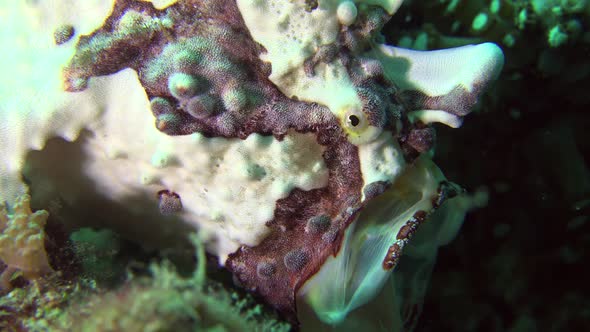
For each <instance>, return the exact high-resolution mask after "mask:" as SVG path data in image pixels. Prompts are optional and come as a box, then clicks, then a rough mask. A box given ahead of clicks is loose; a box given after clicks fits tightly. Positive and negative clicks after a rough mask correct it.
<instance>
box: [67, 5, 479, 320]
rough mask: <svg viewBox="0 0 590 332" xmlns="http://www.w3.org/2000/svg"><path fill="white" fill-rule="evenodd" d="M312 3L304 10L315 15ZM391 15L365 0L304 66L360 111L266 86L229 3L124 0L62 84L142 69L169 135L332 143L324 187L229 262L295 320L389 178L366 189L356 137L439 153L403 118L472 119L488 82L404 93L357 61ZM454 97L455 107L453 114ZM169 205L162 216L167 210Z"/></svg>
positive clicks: (295, 195) (386, 261) (290, 206)
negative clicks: (359, 133) (295, 135)
mask: <svg viewBox="0 0 590 332" xmlns="http://www.w3.org/2000/svg"><path fill="white" fill-rule="evenodd" d="M312 7H313V6H312ZM312 7H309V8H307V10H308V12H312V11H313V10H315V9H314V8H312ZM388 19H389V15H388V13H387V12H386V11H385V10H384V9H383V8H381V7H379V6H373V5H369V6H368V7H367V8H365V10H363V11H361V12H359V13H358V17H356V20H354V23H353V24H351V25H343V26H342V27H341V30H340V32H339V33H338V38H337V39H336V41H335V42H334V43H333V44H330V45H325V47H321V48H320V49H318V50H316V51H315V53H314V54H313V55H311V56H310V57H309V58H308V59H307V60H306V61H305V64H304V66H305V67H304V68H305V73H306V75H307V76H308V77H314V75H316V73H315V68H316V66H318V65H320V64H322V63H324V64H329V63H333V62H339V63H341V64H343V65H344V67H345V69H346V71H347V73H348V75H349V77H350V80H351V81H352V83H353V85H354V88H355V90H356V93H357V95H358V98H359V100H360V101H361V102H362V109H361V110H358V112H359V113H353V114H351V115H350V116H348V115H346V117H345V118H344V119H343V118H338V117H337V116H335V113H334V112H333V110H330V109H328V108H327V107H325V106H322V105H319V104H318V103H314V102H306V101H301V100H297V99H296V98H288V97H287V96H286V95H285V94H283V93H282V92H281V91H280V90H279V88H277V86H276V85H275V84H273V83H272V82H271V81H270V80H269V79H268V77H269V76H270V75H271V70H272V69H271V64H269V63H266V62H264V61H262V60H261V55H262V54H263V53H265V49H264V47H263V46H261V45H259V44H258V43H257V42H255V40H254V38H253V37H252V36H251V35H250V32H249V30H248V28H247V27H246V24H245V22H244V20H243V19H242V16H241V13H240V11H239V9H238V6H237V5H236V3H234V2H233V1H222V0H208V1H197V0H186V1H179V2H177V3H175V4H173V5H171V6H169V7H167V8H162V9H156V8H154V7H153V5H152V4H150V3H146V2H138V1H132V0H119V1H117V2H116V4H115V7H114V9H113V11H112V13H111V15H110V17H109V18H108V19H107V20H106V21H105V23H104V25H103V26H102V27H101V28H100V29H98V30H96V31H95V32H93V33H92V34H90V35H88V36H84V37H81V38H80V40H79V43H78V46H77V52H76V54H75V55H74V57H73V58H72V60H71V62H70V63H69V65H68V66H67V68H65V70H64V81H65V86H66V89H67V90H68V91H72V92H75V91H81V90H84V89H85V88H86V86H87V83H88V80H89V79H90V78H91V77H93V76H100V75H108V74H112V73H115V72H117V71H119V70H122V69H124V68H133V69H135V70H136V71H137V72H138V74H139V79H140V81H141V83H142V85H143V87H144V88H145V91H146V93H147V95H148V98H149V99H150V101H151V108H152V112H153V114H154V117H155V125H156V126H157V128H158V129H159V130H160V131H162V132H164V133H166V134H168V135H188V134H192V133H196V132H198V133H202V134H204V135H205V136H209V137H225V138H246V137H248V136H249V135H250V134H253V133H258V134H263V135H273V136H274V137H276V138H277V139H282V138H283V137H284V136H285V135H287V134H288V130H296V131H298V132H301V133H313V134H314V135H315V136H316V140H317V143H318V144H320V145H322V146H325V148H326V149H325V153H324V155H323V159H324V162H325V165H326V167H327V168H328V169H329V180H328V185H327V186H326V187H324V188H320V189H313V190H309V191H304V190H301V189H294V190H292V191H291V193H290V194H289V196H288V197H286V198H284V199H280V200H279V201H277V202H276V208H275V213H274V217H273V219H272V220H270V221H269V222H268V223H267V226H268V227H269V228H270V232H269V234H268V235H267V236H266V238H265V239H264V240H262V242H261V243H260V244H259V245H257V246H255V247H247V246H243V247H241V248H240V249H239V250H238V251H237V252H235V253H233V254H231V255H230V256H229V258H228V260H227V261H226V266H227V268H228V269H229V270H230V271H232V272H233V273H234V275H235V276H236V278H237V280H239V281H240V283H241V284H242V285H243V286H244V287H246V288H247V289H249V290H252V291H255V292H257V293H258V294H259V295H260V296H261V297H262V298H263V299H264V300H266V301H267V302H269V303H270V304H272V305H273V306H274V307H275V308H277V309H278V310H280V311H281V312H282V313H284V314H285V315H287V316H288V317H291V318H293V319H295V318H294V317H295V314H296V306H295V296H296V294H297V292H298V290H299V289H300V287H301V286H302V285H303V284H304V283H305V282H306V281H307V280H308V279H309V278H310V277H312V276H313V275H314V274H315V273H316V272H317V271H318V270H319V269H320V267H321V266H322V264H323V263H324V262H325V261H326V259H327V258H328V257H330V256H332V255H334V256H335V255H336V254H337V253H338V251H339V249H340V246H341V242H342V239H343V236H344V232H345V230H346V228H347V227H348V226H349V225H350V224H351V223H352V222H353V221H354V220H355V218H356V217H357V215H358V214H359V213H360V211H361V210H362V209H363V207H364V206H365V205H366V204H367V203H368V202H369V201H370V200H371V199H372V198H374V197H377V196H379V195H380V194H381V193H383V192H384V191H385V190H386V189H387V188H388V187H389V186H390V185H391V183H390V182H389V181H387V180H385V181H375V182H372V183H366V181H367V180H366V179H364V178H363V174H362V167H361V161H360V160H359V149H360V147H359V146H358V145H357V144H355V140H351V139H350V137H351V135H354V130H355V127H357V126H373V127H375V128H378V130H379V131H383V132H384V135H393V138H394V140H393V141H394V142H395V144H398V145H399V147H400V149H401V151H402V154H403V159H405V161H406V162H408V163H412V162H413V160H415V159H416V158H417V157H418V156H419V155H420V153H422V152H425V151H428V150H429V149H430V148H431V147H432V145H433V144H434V131H433V130H432V129H431V128H430V127H428V126H427V124H425V123H422V122H421V121H415V122H411V121H410V119H409V118H408V114H407V113H408V112H409V111H415V110H420V109H422V108H424V107H425V105H429V104H432V105H434V106H436V107H435V108H434V109H435V110H443V111H442V112H448V113H449V114H450V115H449V116H451V117H456V118H458V117H460V116H463V115H465V114H467V112H468V109H469V108H470V107H471V106H472V105H473V104H474V103H475V101H476V97H477V94H478V93H479V92H480V91H481V88H482V87H483V85H484V83H485V82H487V81H481V83H478V84H474V85H475V86H476V88H475V89H474V90H473V91H464V90H460V91H459V90H457V89H454V90H451V91H450V92H449V93H447V94H445V95H444V96H441V97H430V96H426V95H424V93H423V92H418V91H411V90H408V89H405V90H404V91H403V92H402V91H400V90H399V88H398V86H397V85H396V84H397V83H395V82H392V81H390V79H388V77H387V75H386V73H385V72H384V69H383V67H382V64H381V63H380V61H377V60H376V59H372V58H370V57H368V56H360V55H359V54H369V53H368V51H369V50H370V49H371V48H372V47H373V44H374V39H375V38H378V33H379V31H380V29H381V27H382V26H383V25H384V24H385V22H386V21H387V20H388ZM379 57H386V56H385V55H380V56H376V57H375V58H379ZM451 102H452V103H454V104H455V105H454V107H447V106H448V105H447V104H448V103H451ZM457 102H458V103H457ZM430 109H432V108H430ZM359 122H360V123H359ZM351 130H352V132H353V133H352V134H351V133H350V131H351ZM445 188H446V186H444V185H441V186H440V189H439V191H438V193H437V194H434V195H433V196H432V197H431V198H430V200H432V204H431V208H436V207H437V206H438V205H440V204H441V202H442V200H443V199H444V198H445V197H446V196H448V195H449V191H448V190H446V189H445ZM170 197H173V196H170V195H166V196H165V197H164V198H166V199H169V198H170ZM174 199H177V198H176V197H174ZM180 199H182V197H180ZM174 203H175V204H173V205H175V206H182V205H181V203H180V202H176V201H174ZM161 204H163V203H161ZM182 204H184V203H182ZM163 205H165V210H166V212H169V210H171V209H168V208H167V206H168V205H169V204H163ZM428 212H429V211H420V213H419V214H417V215H415V216H414V217H412V218H411V219H409V220H408V222H407V224H406V226H405V227H402V228H401V229H400V230H399V234H398V236H397V239H398V240H399V241H402V242H404V243H405V242H407V239H409V237H411V235H412V234H413V233H414V231H415V229H416V228H417V226H418V225H419V224H420V223H421V222H422V221H423V220H424V217H425V216H426V215H427V213H428ZM400 243H401V242H400ZM400 254H401V247H400V245H399V244H392V246H391V248H390V252H388V255H387V256H385V257H383V268H384V269H385V270H391V269H393V268H394V267H395V264H396V263H397V260H398V258H399V255H400Z"/></svg>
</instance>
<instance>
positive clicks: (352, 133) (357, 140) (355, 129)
mask: <svg viewBox="0 0 590 332" xmlns="http://www.w3.org/2000/svg"><path fill="white" fill-rule="evenodd" d="M340 123H341V126H342V129H343V130H344V132H345V133H346V135H347V136H348V140H349V141H350V142H351V143H353V144H356V145H358V144H365V143H369V142H371V141H373V140H374V139H375V138H376V137H377V136H378V135H379V133H381V130H382V129H381V128H379V127H376V126H372V125H370V124H369V120H368V118H367V115H366V114H365V113H364V112H363V111H362V110H361V109H359V108H357V107H350V108H348V109H347V110H345V111H344V112H342V117H341V121H340Z"/></svg>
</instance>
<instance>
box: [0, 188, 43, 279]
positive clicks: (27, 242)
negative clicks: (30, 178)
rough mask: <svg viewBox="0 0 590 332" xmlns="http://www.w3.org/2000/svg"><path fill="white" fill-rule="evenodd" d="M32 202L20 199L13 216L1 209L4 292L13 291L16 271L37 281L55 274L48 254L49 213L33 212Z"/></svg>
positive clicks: (0, 250)
mask: <svg viewBox="0 0 590 332" xmlns="http://www.w3.org/2000/svg"><path fill="white" fill-rule="evenodd" d="M29 201H30V197H29V196H28V195H23V196H21V197H19V198H18V199H17V201H16V202H15V204H14V206H13V207H12V210H13V212H12V213H10V214H9V213H8V211H7V210H6V207H5V206H0V261H2V263H4V265H6V267H5V269H4V271H2V274H0V281H1V282H0V289H1V290H4V291H5V290H8V289H10V288H11V286H10V279H11V277H12V275H13V274H14V273H15V272H20V273H22V275H23V276H24V277H25V278H26V279H34V278H38V277H40V276H42V275H44V274H46V273H49V272H51V271H52V269H51V266H50V265H49V262H48V260H47V253H46V252H45V232H44V227H45V223H46V221H47V217H48V216H49V213H47V211H45V210H40V211H36V212H35V213H33V212H32V211H31V207H30V203H29Z"/></svg>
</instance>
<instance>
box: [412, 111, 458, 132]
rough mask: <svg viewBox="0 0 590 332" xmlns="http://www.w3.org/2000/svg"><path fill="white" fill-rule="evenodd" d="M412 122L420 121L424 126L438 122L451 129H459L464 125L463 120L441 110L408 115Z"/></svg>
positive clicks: (415, 112) (416, 112) (414, 112)
mask: <svg viewBox="0 0 590 332" xmlns="http://www.w3.org/2000/svg"><path fill="white" fill-rule="evenodd" d="M408 118H409V119H410V121H412V122H415V121H416V120H419V121H420V122H422V123H423V124H430V123H433V122H438V123H442V124H445V125H447V126H449V127H451V128H459V127H461V125H462V124H463V119H462V118H460V117H458V116H456V115H454V114H451V113H449V112H445V111H441V110H422V111H413V112H410V113H408Z"/></svg>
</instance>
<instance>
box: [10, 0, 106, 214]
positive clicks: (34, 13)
mask: <svg viewBox="0 0 590 332" xmlns="http://www.w3.org/2000/svg"><path fill="white" fill-rule="evenodd" d="M113 3H114V0H87V1H79V0H54V1H35V2H31V1H5V2H2V4H0V43H1V44H2V46H3V48H4V49H6V50H10V52H4V53H3V57H2V61H0V72H2V73H3V74H2V75H0V142H2V144H0V156H2V162H0V203H2V202H4V201H7V202H8V203H9V204H11V203H13V202H14V200H15V199H16V197H17V196H19V195H21V194H23V193H25V192H26V191H27V188H26V186H25V185H24V184H23V183H22V180H21V170H22V168H23V167H24V165H23V163H24V157H25V154H26V153H27V151H29V150H39V149H42V148H43V147H44V145H45V142H46V141H47V140H48V139H49V138H50V137H56V136H60V137H63V138H64V139H66V140H69V141H72V140H75V139H76V138H77V137H78V135H79V133H80V131H81V129H82V128H83V127H84V125H85V124H86V123H89V122H91V121H92V120H93V119H94V118H95V117H96V116H97V115H98V114H99V113H100V109H101V107H102V106H104V105H102V104H101V98H100V96H98V95H96V94H95V93H97V92H99V90H95V91H84V92H81V93H78V94H75V95H72V94H67V93H65V92H64V91H63V87H62V72H61V71H62V67H63V66H64V65H65V64H66V63H67V62H68V61H69V59H70V58H71V57H72V55H73V54H74V46H75V44H76V42H77V40H78V36H80V35H83V34H89V33H91V32H92V31H94V30H95V29H97V28H99V27H100V26H101V25H102V24H103V22H104V20H105V19H106V17H107V16H108V15H109V14H110V13H111V11H112V7H113ZM66 24H70V25H72V26H73V27H74V29H75V33H76V34H75V36H74V37H73V38H72V39H71V40H70V41H68V42H66V43H65V44H63V45H60V46H56V45H55V41H54V36H53V33H54V31H55V30H56V29H58V28H60V27H62V26H63V25H66ZM5 142H8V143H5Z"/></svg>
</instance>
